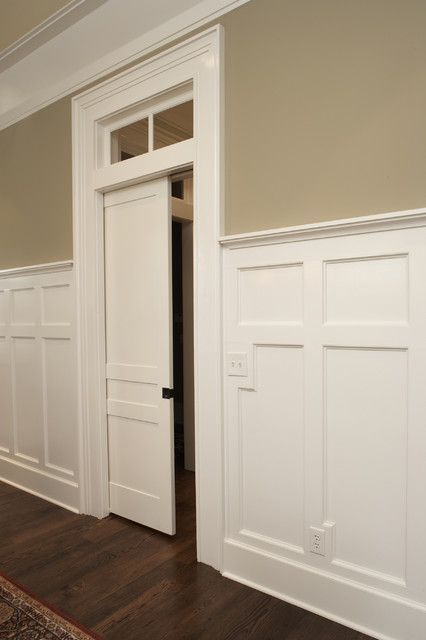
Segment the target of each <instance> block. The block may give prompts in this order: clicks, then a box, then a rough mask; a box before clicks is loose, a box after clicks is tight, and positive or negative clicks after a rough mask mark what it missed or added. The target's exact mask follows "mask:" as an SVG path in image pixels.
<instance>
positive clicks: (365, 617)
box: [223, 539, 426, 640]
mask: <svg viewBox="0 0 426 640" xmlns="http://www.w3.org/2000/svg"><path fill="white" fill-rule="evenodd" d="M224 555H225V564H226V567H227V569H226V571H224V573H223V576H224V577H225V578H229V579H231V580H235V581H236V582H240V583H241V584H245V585H247V586H249V587H252V588H253V589H257V590H258V591H262V592H263V593H267V594H269V595H271V596H274V597H275V598H279V599H280V600H284V601H285V602H289V603H290V604H293V605H295V606H298V607H302V608H303V609H306V610H308V611H312V613H315V614H317V615H320V616H322V617H324V618H328V619H329V620H333V621H334V622H338V623H339V624H343V625H345V626H347V627H349V628H351V629H355V630H356V631H359V632H360V633H365V634H366V635H369V636H371V637H373V638H377V640H411V638H415V637H420V636H418V635H417V634H418V630H419V629H423V628H424V620H425V615H426V606H425V605H424V604H422V603H420V602H416V601H414V600H410V599H408V598H404V597H401V596H398V595H394V594H390V593H388V592H386V591H383V590H382V589H378V588H373V587H369V586H367V585H364V584H362V583H360V582H356V581H355V580H351V579H347V578H344V577H342V576H336V575H334V574H331V573H329V572H327V571H323V570H321V569H318V568H316V567H312V566H308V565H306V564H304V563H302V562H297V561H293V560H290V559H289V558H283V557H281V556H277V555H275V554H273V553H267V552H266V551H261V550H259V549H257V548H254V547H251V546H250V545H246V544H244V543H241V542H237V541H235V540H232V539H226V540H225V543H224ZM307 596H308V597H309V599H308V598H307ZM353 611H357V612H358V614H357V619H358V620H359V621H360V622H361V621H363V622H362V623H355V622H354V621H353V618H354V616H353V614H352V612H353ZM379 629H380V631H379Z"/></svg>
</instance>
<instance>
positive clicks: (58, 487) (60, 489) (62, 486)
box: [0, 457, 79, 513]
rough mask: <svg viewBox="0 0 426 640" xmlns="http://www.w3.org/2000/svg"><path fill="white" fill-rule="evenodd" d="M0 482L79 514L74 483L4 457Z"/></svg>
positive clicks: (0, 467)
mask: <svg viewBox="0 0 426 640" xmlns="http://www.w3.org/2000/svg"><path fill="white" fill-rule="evenodd" d="M0 482H5V483H7V484H10V485H12V486H13V487H16V488H17V489H22V491H26V492H27V493H31V494H32V495H34V496H37V497H38V498H43V499H44V500H48V501H49V502H52V503H53V504H56V505H58V506H60V507H63V508H64V509H68V510H69V511H72V512H73V513H79V488H78V484H77V483H76V482H73V481H70V480H66V479H65V478H60V477H59V476H55V475H53V474H51V473H48V472H45V471H43V470H41V469H36V468H34V469H33V468H32V467H30V466H29V465H25V464H22V463H20V462H17V461H16V460H7V459H6V458H4V457H0Z"/></svg>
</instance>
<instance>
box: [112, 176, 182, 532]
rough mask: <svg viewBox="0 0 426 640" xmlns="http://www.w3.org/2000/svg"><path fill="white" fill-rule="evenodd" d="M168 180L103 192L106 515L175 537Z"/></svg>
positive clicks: (163, 179)
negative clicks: (168, 392)
mask: <svg viewBox="0 0 426 640" xmlns="http://www.w3.org/2000/svg"><path fill="white" fill-rule="evenodd" d="M169 203H170V195H169V180H168V178H161V179H159V180H153V181H151V182H148V183H144V184H140V185H135V186H132V187H127V188H124V189H121V190H119V191H114V192H112V193H109V194H106V195H105V198H104V207H105V298H106V309H105V310H106V352H107V366H106V376H107V396H108V399H107V412H108V449H109V490H110V510H111V512H112V513H116V514H118V515H121V516H123V517H125V518H129V519H131V520H134V521H136V522H139V523H141V524H144V525H147V526H149V527H152V528H153V529H158V530H160V531H163V532H165V533H168V534H174V533H175V495H174V441H173V400H172V399H163V397H162V395H163V394H162V389H163V387H164V388H171V387H172V386H173V384H172V382H173V381H172V376H173V367H172V324H171V323H172V317H171V313H172V303H171V300H172V290H171V286H172V284H171V282H172V280H171V212H170V205H169Z"/></svg>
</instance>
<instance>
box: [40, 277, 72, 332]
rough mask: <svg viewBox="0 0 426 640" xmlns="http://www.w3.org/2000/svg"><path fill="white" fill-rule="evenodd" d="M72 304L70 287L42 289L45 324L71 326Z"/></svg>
mask: <svg viewBox="0 0 426 640" xmlns="http://www.w3.org/2000/svg"><path fill="white" fill-rule="evenodd" d="M72 302H73V301H72V293H71V287H70V285H68V284H63V285H52V286H47V287H42V313H43V316H42V317H43V320H42V321H43V324H47V325H49V324H53V325H58V324H59V325H61V324H69V323H70V319H71V318H72V317H73V309H72Z"/></svg>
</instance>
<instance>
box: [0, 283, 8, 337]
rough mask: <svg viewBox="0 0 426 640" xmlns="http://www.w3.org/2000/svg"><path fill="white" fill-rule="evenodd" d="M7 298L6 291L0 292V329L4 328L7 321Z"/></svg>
mask: <svg viewBox="0 0 426 640" xmlns="http://www.w3.org/2000/svg"><path fill="white" fill-rule="evenodd" d="M7 298H8V293H7V292H6V291H0V327H4V326H5V325H6V324H7V323H8V319H9V312H8V304H7ZM0 332H1V330H0Z"/></svg>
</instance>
